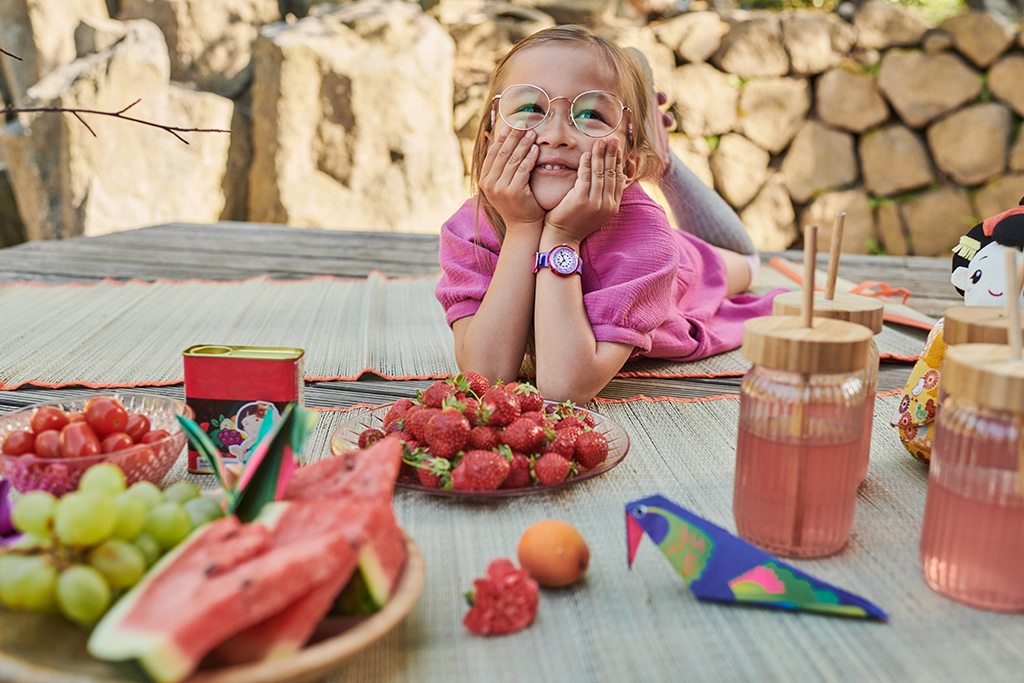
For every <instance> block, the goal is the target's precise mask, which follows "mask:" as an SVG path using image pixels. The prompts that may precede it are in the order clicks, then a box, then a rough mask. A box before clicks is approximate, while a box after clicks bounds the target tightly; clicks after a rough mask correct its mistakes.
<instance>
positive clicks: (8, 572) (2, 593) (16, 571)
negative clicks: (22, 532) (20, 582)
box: [0, 555, 28, 607]
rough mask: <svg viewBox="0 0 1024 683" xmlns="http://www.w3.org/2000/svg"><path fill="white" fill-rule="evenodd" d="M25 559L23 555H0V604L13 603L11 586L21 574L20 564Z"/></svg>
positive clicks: (7, 604)
mask: <svg viewBox="0 0 1024 683" xmlns="http://www.w3.org/2000/svg"><path fill="white" fill-rule="evenodd" d="M27 559H28V557H27V556H25V555H0V605H6V606H7V607H12V606H13V605H14V595H13V594H12V593H11V588H12V586H13V585H14V583H15V580H16V579H17V578H18V577H20V576H21V565H22V563H23V562H24V561H25V560H27Z"/></svg>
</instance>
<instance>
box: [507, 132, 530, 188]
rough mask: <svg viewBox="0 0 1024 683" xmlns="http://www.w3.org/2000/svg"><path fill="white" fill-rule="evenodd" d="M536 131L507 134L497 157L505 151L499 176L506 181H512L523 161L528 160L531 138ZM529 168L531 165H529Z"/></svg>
mask: <svg viewBox="0 0 1024 683" xmlns="http://www.w3.org/2000/svg"><path fill="white" fill-rule="evenodd" d="M536 135H537V134H536V133H535V132H534V131H532V130H528V131H525V132H524V133H523V134H521V135H509V137H508V139H507V140H506V141H505V144H504V145H502V149H501V150H500V151H499V152H498V154H499V158H500V157H501V155H502V153H503V152H504V153H505V155H506V156H505V159H504V164H503V166H502V170H501V178H502V180H503V181H505V182H506V183H510V182H512V179H513V178H514V177H515V175H516V173H517V172H518V171H519V169H520V167H521V166H522V164H523V162H527V161H528V160H529V155H530V151H531V150H532V148H533V140H534V138H535V137H536ZM530 170H533V167H532V166H530Z"/></svg>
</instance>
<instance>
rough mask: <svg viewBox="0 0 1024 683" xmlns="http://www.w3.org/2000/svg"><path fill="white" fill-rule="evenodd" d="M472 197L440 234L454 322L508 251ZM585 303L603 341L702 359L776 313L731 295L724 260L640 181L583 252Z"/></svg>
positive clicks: (768, 299) (475, 302) (474, 304)
mask: <svg viewBox="0 0 1024 683" xmlns="http://www.w3.org/2000/svg"><path fill="white" fill-rule="evenodd" d="M475 214H476V200H475V199H470V200H468V201H467V202H466V203H465V204H463V205H462V207H461V208H460V209H459V210H458V211H457V212H456V213H455V215H454V216H452V217H451V218H449V219H448V220H447V221H446V222H445V224H444V225H443V226H442V227H441V249H440V261H441V268H442V269H443V270H444V273H443V274H442V276H441V280H440V282H438V284H437V288H436V289H435V294H436V296H437V299H438V301H440V302H441V305H442V306H443V307H444V310H445V317H446V320H447V321H448V325H449V326H450V325H452V324H453V323H454V322H455V321H456V320H458V319H459V318H464V317H466V316H468V315H473V314H475V313H476V311H477V309H479V308H480V302H481V301H482V300H483V298H484V294H485V293H486V292H487V287H488V285H489V284H490V281H491V275H492V274H493V272H494V268H495V267H496V265H497V263H498V252H499V250H500V249H501V245H500V244H499V243H498V239H497V237H496V236H495V234H494V230H493V228H492V227H491V225H490V223H489V222H488V221H487V218H486V216H484V214H483V212H480V215H479V223H477V220H476V216H475ZM580 257H581V258H582V260H583V275H582V278H583V280H582V286H583V304H584V307H585V308H586V310H587V317H589V318H590V324H591V326H592V327H593V330H594V338H595V339H596V340H597V341H606V342H618V343H621V344H631V345H632V346H633V347H634V349H633V353H632V354H631V355H630V360H633V359H635V358H637V357H641V356H642V357H647V358H664V359H668V360H679V361H684V360H699V359H701V358H706V357H707V356H711V355H714V354H716V353H721V352H722V351H728V350H730V349H734V348H736V347H738V346H739V345H740V344H741V343H742V341H743V323H744V321H746V320H748V319H750V318H756V317H759V316H766V315H771V308H772V298H773V297H774V296H775V294H777V293H779V292H780V291H783V290H776V291H772V292H769V293H768V294H767V295H765V296H760V297H759V296H753V295H749V294H740V295H738V296H732V297H727V296H726V281H725V262H724V261H723V260H722V257H721V256H720V255H719V254H718V252H717V251H715V249H714V248H713V247H712V246H711V245H709V244H708V243H707V242H704V241H703V240H701V239H699V238H697V237H694V236H692V235H690V234H688V233H685V232H683V231H681V230H676V229H674V228H672V226H671V225H669V222H668V217H667V216H666V215H665V210H664V209H662V208H661V206H659V205H658V204H657V203H656V202H655V201H654V200H652V199H651V198H650V197H649V196H648V195H647V193H646V192H644V190H643V188H641V187H640V185H639V184H637V183H633V184H632V185H630V186H629V187H627V188H626V191H625V192H623V194H622V201H621V203H620V205H619V212H618V213H617V214H616V215H615V217H614V218H612V219H611V220H610V221H608V222H607V223H606V224H605V225H603V226H602V227H601V228H600V229H598V230H597V231H595V232H594V233H592V234H591V235H590V236H588V237H587V238H586V239H585V240H583V244H582V245H581V248H580Z"/></svg>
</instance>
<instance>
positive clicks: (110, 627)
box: [88, 503, 356, 683]
mask: <svg viewBox="0 0 1024 683" xmlns="http://www.w3.org/2000/svg"><path fill="white" fill-rule="evenodd" d="M290 506H296V507H302V506H303V505H302V504H287V503H276V504H274V505H273V506H268V507H272V508H273V509H271V510H268V511H267V513H266V514H263V515H261V517H260V521H259V522H252V523H249V524H245V525H243V524H241V522H239V521H238V519H237V518H236V517H234V516H230V517H224V518H222V519H220V520H216V521H214V522H211V523H209V524H207V525H205V526H203V527H200V528H199V529H197V530H196V531H195V532H194V533H193V534H192V535H191V536H189V537H188V538H187V539H185V541H183V542H182V543H181V544H180V545H178V547H177V548H175V549H174V550H172V551H171V552H169V553H168V554H167V555H165V556H164V557H163V558H162V559H161V560H160V561H159V562H158V563H157V564H156V565H155V566H154V567H153V568H152V569H151V570H150V571H149V573H148V574H147V575H146V576H145V578H143V580H142V581H141V582H140V583H139V584H138V585H136V586H135V587H134V588H132V590H131V591H129V592H128V593H127V594H126V595H125V596H124V597H122V598H121V599H120V600H119V601H118V602H117V603H116V604H115V605H114V607H113V608H112V609H111V610H110V612H108V613H107V615H106V616H105V617H104V618H103V619H102V620H101V621H100V623H99V624H98V625H97V626H96V628H95V630H94V631H93V633H92V635H91V636H90V638H89V644H88V649H89V652H90V653H91V654H92V655H93V656H95V657H97V658H99V659H103V660H107V661H111V662H120V663H124V664H125V665H126V666H127V667H128V668H131V669H134V670H136V671H138V672H140V673H142V674H143V675H145V676H146V677H147V678H149V679H151V680H154V681H160V682H161V683H163V682H172V681H180V680H182V679H184V678H185V677H186V676H188V675H189V674H191V673H192V672H193V671H194V670H195V669H196V667H197V666H198V665H199V662H200V661H201V660H202V659H203V657H204V656H205V655H206V654H207V653H209V652H210V651H211V650H213V649H214V647H216V646H217V645H218V644H220V643H222V642H224V641H225V640H227V639H228V638H229V637H230V636H232V635H234V634H235V633H238V632H239V631H241V630H243V629H246V628H248V627H250V626H253V625H255V624H258V623H259V622H261V621H264V620H266V619H268V618H269V617H271V616H273V615H275V614H280V613H282V612H283V611H285V609H286V608H288V607H289V606H291V605H293V604H295V603H296V602H298V601H299V600H300V599H302V598H303V597H305V596H307V595H309V594H310V593H311V592H312V591H314V590H315V589H317V588H319V587H321V586H323V585H324V584H325V583H327V582H329V581H331V582H332V581H335V580H337V579H338V576H339V575H340V574H346V573H347V574H349V575H350V574H351V573H352V571H353V567H354V565H355V564H356V550H355V548H354V547H353V545H352V543H351V542H350V541H349V540H348V536H347V535H346V534H345V533H343V532H341V531H340V530H339V529H338V528H337V525H335V524H330V523H327V522H328V520H322V521H321V523H320V524H319V525H318V526H315V527H313V528H308V527H306V528H296V527H294V524H295V521H296V519H297V516H296V515H292V514H286V513H288V512H289V509H288V508H289V507H290ZM314 626H315V622H314Z"/></svg>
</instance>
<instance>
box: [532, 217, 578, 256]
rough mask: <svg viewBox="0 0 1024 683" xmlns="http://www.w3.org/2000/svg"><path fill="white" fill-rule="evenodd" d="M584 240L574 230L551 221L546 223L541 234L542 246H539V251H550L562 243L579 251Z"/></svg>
mask: <svg viewBox="0 0 1024 683" xmlns="http://www.w3.org/2000/svg"><path fill="white" fill-rule="evenodd" d="M582 241H583V240H581V239H579V238H577V237H576V235H575V234H574V233H573V232H570V231H568V230H563V229H562V228H559V227H558V226H555V225H552V224H550V223H545V224H544V231H543V232H542V233H541V235H540V246H539V247H538V248H537V251H550V250H551V249H554V248H555V247H557V246H558V245H560V244H565V245H568V246H570V247H572V248H573V249H575V250H576V251H577V252H578V251H579V250H580V243H581V242H582Z"/></svg>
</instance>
